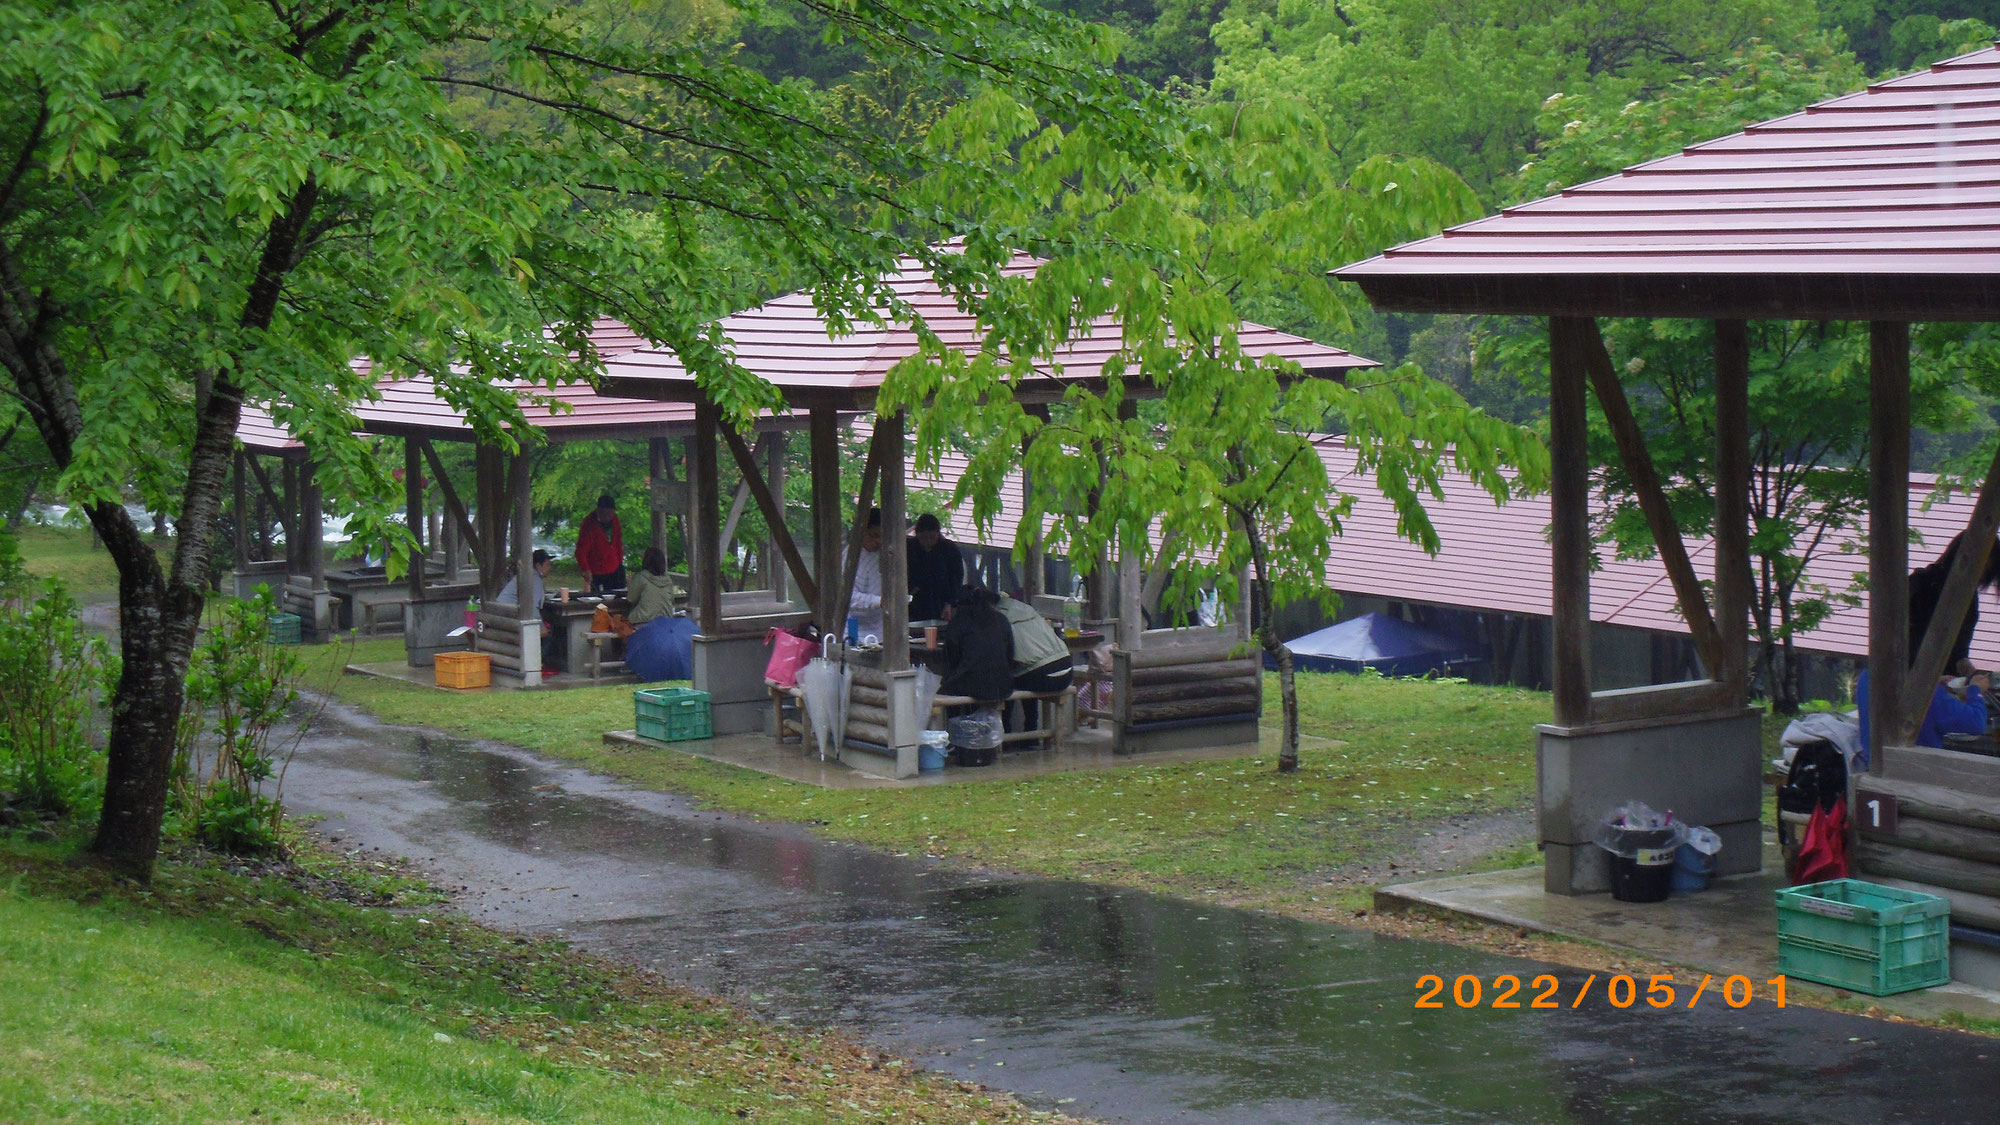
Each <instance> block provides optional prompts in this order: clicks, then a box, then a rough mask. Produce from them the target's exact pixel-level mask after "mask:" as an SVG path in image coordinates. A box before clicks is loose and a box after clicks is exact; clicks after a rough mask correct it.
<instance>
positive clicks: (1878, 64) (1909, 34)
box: [1817, 0, 2000, 75]
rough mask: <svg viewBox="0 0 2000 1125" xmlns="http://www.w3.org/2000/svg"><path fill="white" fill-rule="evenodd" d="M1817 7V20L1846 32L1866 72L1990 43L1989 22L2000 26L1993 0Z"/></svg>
mask: <svg viewBox="0 0 2000 1125" xmlns="http://www.w3.org/2000/svg"><path fill="white" fill-rule="evenodd" d="M1817 6H1818V8H1819V18H1820V23H1821V24H1822V25H1824V26H1826V27H1837V28H1839V29H1840V30H1841V31H1843V32H1845V33H1846V37H1847V41H1848V43H1849V44H1850V45H1851V46H1852V47H1853V49H1854V53H1855V54H1856V55H1857V56H1859V57H1860V60H1861V63H1862V65H1863V66H1865V67H1867V68H1868V73H1870V74H1880V75H1890V74H1900V73H1902V72H1904V71H1907V70H1913V69H1915V68H1917V67H1919V66H1922V65H1924V64H1926V63H1929V62H1932V61H1934V60H1936V59H1939V58H1945V57H1948V56H1950V55H1957V54H1963V53H1965V52H1966V51H1974V50H1978V49H1979V48H1981V47H1985V46H1990V45H1991V44H1992V42H1993V39H1994V35H1993V31H1992V27H1991V25H1994V24H2000V3H1996V2H1995V0H1818V5H1817ZM1982 22H1983V24H1985V25H1987V26H1985V27H1984V29H1983V35H1984V37H1983V39H1982V38H1981V34H1982V30H1981V28H1980V26H1979V25H1980V24H1981V23H1982Z"/></svg>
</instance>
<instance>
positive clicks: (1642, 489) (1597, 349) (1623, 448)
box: [1565, 317, 1748, 679]
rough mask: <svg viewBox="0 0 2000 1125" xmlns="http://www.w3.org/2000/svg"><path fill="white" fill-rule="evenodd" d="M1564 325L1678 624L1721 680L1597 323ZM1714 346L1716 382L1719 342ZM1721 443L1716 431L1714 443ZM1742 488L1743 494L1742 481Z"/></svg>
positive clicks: (1706, 623)
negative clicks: (1649, 537) (1573, 336)
mask: <svg viewBox="0 0 2000 1125" xmlns="http://www.w3.org/2000/svg"><path fill="white" fill-rule="evenodd" d="M1565 319H1569V320H1573V321H1574V323H1575V325H1576V328H1575V331H1576V333H1577V341H1578V345H1579V347H1580V348H1581V349H1582V355H1583V360H1584V365H1585V367H1586V368H1587V369H1588V370H1589V372H1590V385H1591V387H1592V388H1593V389H1594V390H1596V392H1597V402H1598V405H1600V406H1601V407H1603V409H1604V420H1605V421H1606V422H1607V423H1608V424H1609V425H1610V427H1611V436H1612V439H1613V440H1614V441H1616V442H1617V444H1618V460H1619V461H1620V462H1621V463H1622V464H1623V465H1624V466H1625V473H1626V475H1627V476H1628V477H1630V478H1631V480H1632V492H1633V494H1634V495H1635V496H1636V497H1637V498H1638V501H1639V510H1640V511H1641V512H1643V513H1644V514H1645V517H1646V526H1647V528H1648V529H1650V530H1651V531H1652V533H1653V544H1654V546H1656V547H1657V548H1658V549H1659V552H1660V563H1661V565H1663V566H1664V567H1665V568H1666V571H1667V578H1668V580H1669V581H1671V582H1672V583H1673V586H1674V600H1675V601H1676V602H1677V603H1679V605H1680V609H1681V619H1682V620H1684V621H1686V622H1687V627H1688V633H1689V634H1690V635H1691V636H1693V638H1694V646H1695V650H1696V651H1698V652H1700V653H1701V659H1702V663H1703V664H1704V665H1705V666H1707V668H1708V674H1709V675H1710V676H1711V677H1713V678H1715V679H1721V678H1722V674H1721V668H1722V665H1723V663H1724V657H1723V653H1722V644H1721V641H1720V639H1719V638H1718V636H1717V634H1716V629H1715V619H1714V618H1713V617H1711V616H1710V615H1709V611H1708V595H1707V593H1706V592H1704V591H1703V590H1702V588H1701V578H1700V577H1699V576H1697V575H1696V574H1695V572H1694V562H1693V560H1691V559H1689V558H1688V553H1687V544H1686V543H1685V542H1684V541H1683V540H1682V539H1681V529H1680V525H1679V524H1678V523H1676V522H1675V520H1674V513H1673V509H1672V508H1670V507H1669V506H1668V505H1667V493H1666V489H1665V488H1664V487H1662V486H1661V484H1660V473H1659V470H1658V469H1656V468H1654V467H1653V455H1652V454H1651V453H1649V452H1647V450H1646V433H1645V431H1644V430H1641V429H1640V428H1639V420H1638V419H1637V418H1635V417H1633V415H1632V406H1631V404H1630V403H1629V402H1627V401H1626V399H1625V386H1624V384H1622V383H1620V382H1619V381H1618V370H1617V368H1615V367H1613V366H1612V364H1611V353H1610V352H1608V351H1606V350H1605V348H1604V337H1603V335H1602V334H1601V333H1599V332H1598V330H1597V322H1596V321H1595V320H1591V319H1589V318H1587V317H1579V318H1565ZM1716 346H1717V353H1718V354H1717V364H1718V366H1717V379H1718V381H1719V380H1720V378H1721V374H1720V372H1721V367H1720V363H1721V356H1720V351H1721V344H1720V342H1719V341H1718V343H1717V345H1716ZM1720 440H1721V437H1720V432H1719V431H1718V435H1717V441H1718V442H1719V441H1720ZM1745 488H1746V489H1747V488H1748V482H1747V481H1746V482H1745ZM1719 515H1720V513H1719V512H1718V516H1719ZM1746 612H1747V610H1746Z"/></svg>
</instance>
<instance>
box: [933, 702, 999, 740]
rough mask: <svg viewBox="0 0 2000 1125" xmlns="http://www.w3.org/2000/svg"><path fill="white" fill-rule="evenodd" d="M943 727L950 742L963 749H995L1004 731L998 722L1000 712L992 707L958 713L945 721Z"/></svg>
mask: <svg viewBox="0 0 2000 1125" xmlns="http://www.w3.org/2000/svg"><path fill="white" fill-rule="evenodd" d="M944 727H945V730H947V731H949V732H950V734H951V744H952V745H953V746H957V747H960V748H961V749H965V750H992V749H995V748H997V747H998V746H999V745H1000V739H1001V736H1002V735H1004V734H1005V733H1006V730H1005V728H1004V727H1003V726H1002V725H1001V722H1000V712H999V711H997V710H994V709H992V708H982V709H980V710H978V711H974V712H973V713H972V714H970V715H960V716H959V717H958V718H956V719H952V720H950V721H949V722H947V723H945V725H944Z"/></svg>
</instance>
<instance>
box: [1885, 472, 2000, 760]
mask: <svg viewBox="0 0 2000 1125" xmlns="http://www.w3.org/2000/svg"><path fill="white" fill-rule="evenodd" d="M1995 531H2000V450H1996V451H1995V452H1994V454H1993V463H1992V464H1991V465H1989V466H1987V469H1986V479H1985V480H1984V481H1981V482H1980V485H1979V498H1978V499H1977V500H1975V501H1973V504H1972V517H1971V518H1970V519H1969V520H1967V521H1966V524H1965V534H1964V535H1963V536H1961V537H1960V539H1959V544H1960V549H1959V552H1958V555H1957V556H1956V557H1955V558H1953V559H1952V560H1951V569H1950V570H1949V571H1947V572H1946V573H1945V578H1944V589H1943V590H1940V591H1939V592H1938V604H1937V609H1936V611H1935V612H1933V613H1932V614H1931V623H1930V626H1929V627H1928V628H1926V629H1925V630H1924V640H1923V643H1922V644H1921V645H1920V646H1918V648H1917V651H1916V655H1915V656H1914V657H1913V658H1912V660H1911V664H1910V678H1909V680H1908V681H1907V682H1908V684H1909V687H1908V688H1906V689H1905V690H1904V692H1903V699H1902V714H1901V715H1900V716H1899V721H1898V722H1897V724H1896V731H1897V735H1898V737H1897V739H1896V744H1897V745H1905V744H1907V743H1908V742H1909V741H1910V740H1911V739H1913V738H1915V737H1916V734H1917V731H1918V730H1920V729H1922V727H1923V725H1924V712H1926V711H1928V710H1930V706H1931V695H1932V694H1933V692H1932V690H1931V689H1932V687H1933V686H1935V685H1936V684H1937V682H1938V677H1939V676H1941V675H1943V674H1944V671H1945V667H1944V662H1945V661H1946V660H1948V659H1950V657H1951V646H1952V642H1954V641H1956V640H1957V639H1958V631H1959V629H1960V628H1962V627H1963V626H1964V625H1965V611H1966V610H1968V609H1970V608H1972V599H1973V598H1974V597H1975V596H1976V595H1977V593H1978V587H1979V576H1980V575H1981V574H1983V573H1985V571H1986V558H1987V555H1988V553H1990V552H1991V551H1992V550H1993V535H1994V532H1995ZM1871 678H1872V677H1871Z"/></svg>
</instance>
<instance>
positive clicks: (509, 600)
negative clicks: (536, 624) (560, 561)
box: [493, 548, 565, 676]
mask: <svg viewBox="0 0 2000 1125" xmlns="http://www.w3.org/2000/svg"><path fill="white" fill-rule="evenodd" d="M531 558H532V561H533V563H534V572H533V573H532V574H530V575H529V578H530V579H531V582H532V584H531V585H530V586H529V587H528V597H527V599H526V600H523V599H522V598H521V584H520V583H521V580H520V577H519V576H518V575H517V576H515V577H513V578H509V579H508V580H507V584H506V585H505V586H502V587H500V593H499V594H498V595H497V596H496V597H495V598H494V599H493V600H494V601H496V602H500V603H503V604H506V605H511V606H513V607H514V612H515V613H518V614H520V615H521V616H522V617H523V618H525V617H527V615H528V611H529V610H533V611H534V612H535V613H536V614H537V615H539V616H540V617H541V619H542V675H544V676H553V675H555V674H556V672H557V670H558V669H560V668H561V667H562V663H563V660H562V657H563V641H564V639H565V638H564V635H563V633H562V631H560V630H558V629H557V628H556V627H555V625H554V623H553V621H552V620H551V615H550V610H549V608H548V605H547V604H546V603H547V599H548V585H547V579H548V577H549V572H550V571H552V570H554V569H555V568H556V560H555V556H553V555H551V554H549V553H548V552H547V551H544V550H541V549H540V548H537V549H536V551H535V553H534V555H533V556H531Z"/></svg>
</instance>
